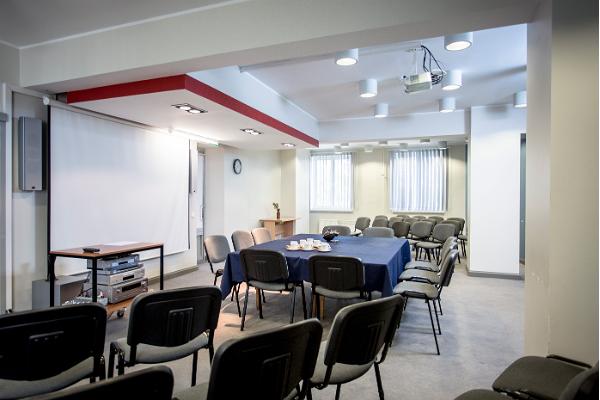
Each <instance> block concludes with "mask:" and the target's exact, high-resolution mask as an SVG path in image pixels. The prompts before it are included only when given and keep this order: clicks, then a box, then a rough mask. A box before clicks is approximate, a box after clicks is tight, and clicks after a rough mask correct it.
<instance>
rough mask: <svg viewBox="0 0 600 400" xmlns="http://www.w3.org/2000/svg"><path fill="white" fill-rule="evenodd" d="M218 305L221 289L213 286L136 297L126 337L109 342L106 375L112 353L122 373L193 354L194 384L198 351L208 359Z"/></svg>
mask: <svg viewBox="0 0 600 400" xmlns="http://www.w3.org/2000/svg"><path fill="white" fill-rule="evenodd" d="M220 308H221V290H220V289H219V288H217V287H214V286H198V287H190V288H182V289H171V290H161V291H159V292H154V293H147V294H142V295H139V296H137V297H136V298H135V299H134V300H133V303H132V304H131V311H130V314H129V327H128V328H127V337H126V338H121V339H117V340H116V341H114V342H112V343H111V344H110V359H109V365H108V376H109V377H112V375H113V370H114V361H115V356H118V364H117V370H118V373H119V375H123V373H125V367H132V366H134V365H137V364H159V363H164V362H167V361H173V360H178V359H181V358H184V357H187V356H189V355H193V360H192V386H194V385H195V384H196V370H197V368H198V351H199V350H200V349H208V354H209V357H210V360H212V357H213V353H214V348H213V338H214V335H215V329H216V328H217V323H218V322H219V312H220Z"/></svg>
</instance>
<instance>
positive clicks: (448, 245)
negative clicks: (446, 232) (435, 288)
mask: <svg viewBox="0 0 600 400" xmlns="http://www.w3.org/2000/svg"><path fill="white" fill-rule="evenodd" d="M456 249H458V244H457V239H456V237H454V236H450V237H449V238H448V239H446V241H445V242H444V244H443V245H442V248H441V250H440V261H441V260H443V259H444V258H445V257H446V254H448V252H450V250H456ZM412 268H416V269H422V270H425V271H433V272H439V271H440V266H439V263H435V262H431V261H427V260H412V261H409V262H407V263H406V264H404V269H405V270H407V269H412Z"/></svg>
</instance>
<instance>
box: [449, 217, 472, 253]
mask: <svg viewBox="0 0 600 400" xmlns="http://www.w3.org/2000/svg"><path fill="white" fill-rule="evenodd" d="M448 220H449V221H458V222H460V233H459V234H458V243H459V244H460V247H461V249H462V254H463V256H465V257H466V256H467V241H468V238H467V235H465V224H466V223H467V221H465V219H464V218H448Z"/></svg>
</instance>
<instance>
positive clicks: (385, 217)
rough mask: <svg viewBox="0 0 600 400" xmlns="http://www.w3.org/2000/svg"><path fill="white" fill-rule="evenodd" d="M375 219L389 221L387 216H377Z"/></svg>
mask: <svg viewBox="0 0 600 400" xmlns="http://www.w3.org/2000/svg"><path fill="white" fill-rule="evenodd" d="M375 219H388V216H387V215H376V216H375Z"/></svg>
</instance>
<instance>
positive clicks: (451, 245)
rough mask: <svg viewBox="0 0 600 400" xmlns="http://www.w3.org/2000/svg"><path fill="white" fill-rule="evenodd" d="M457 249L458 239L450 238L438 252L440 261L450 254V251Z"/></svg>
mask: <svg viewBox="0 0 600 400" xmlns="http://www.w3.org/2000/svg"><path fill="white" fill-rule="evenodd" d="M455 249H458V239H457V238H456V236H450V237H448V238H447V239H446V240H445V241H444V244H443V245H442V250H441V251H440V259H441V260H443V259H444V257H446V255H447V254H448V253H449V252H450V250H455Z"/></svg>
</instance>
